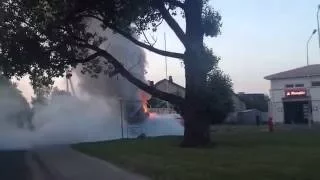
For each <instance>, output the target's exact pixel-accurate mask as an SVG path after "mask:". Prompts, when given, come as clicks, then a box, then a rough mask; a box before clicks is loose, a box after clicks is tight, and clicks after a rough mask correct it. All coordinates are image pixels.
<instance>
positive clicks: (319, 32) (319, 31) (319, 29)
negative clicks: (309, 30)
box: [317, 4, 320, 48]
mask: <svg viewBox="0 0 320 180" xmlns="http://www.w3.org/2000/svg"><path fill="white" fill-rule="evenodd" d="M319 11H320V4H319V5H318V10H317V25H318V41H319V48H320V26H319Z"/></svg>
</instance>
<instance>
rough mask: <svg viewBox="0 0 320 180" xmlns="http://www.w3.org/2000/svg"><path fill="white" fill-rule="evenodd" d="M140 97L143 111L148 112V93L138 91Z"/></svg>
mask: <svg viewBox="0 0 320 180" xmlns="http://www.w3.org/2000/svg"><path fill="white" fill-rule="evenodd" d="M140 99H141V102H142V109H143V112H144V113H149V109H148V100H149V99H150V95H149V94H147V93H145V92H140Z"/></svg>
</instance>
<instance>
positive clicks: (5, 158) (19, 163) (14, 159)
mask: <svg viewBox="0 0 320 180" xmlns="http://www.w3.org/2000/svg"><path fill="white" fill-rule="evenodd" d="M26 154H27V152H26V151H0V179H1V180H31V173H30V171H29V167H28V165H27V161H26Z"/></svg>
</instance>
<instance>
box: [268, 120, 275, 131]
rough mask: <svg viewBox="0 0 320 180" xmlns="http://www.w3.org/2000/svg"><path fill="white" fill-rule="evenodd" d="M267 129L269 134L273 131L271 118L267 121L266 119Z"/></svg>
mask: <svg viewBox="0 0 320 180" xmlns="http://www.w3.org/2000/svg"><path fill="white" fill-rule="evenodd" d="M268 129H269V132H273V130H274V124H273V121H272V117H269V119H268Z"/></svg>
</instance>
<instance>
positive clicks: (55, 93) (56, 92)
mask: <svg viewBox="0 0 320 180" xmlns="http://www.w3.org/2000/svg"><path fill="white" fill-rule="evenodd" d="M51 96H52V97H53V96H71V94H70V93H69V92H67V91H65V90H62V89H59V88H58V87H54V88H53V89H52V92H51Z"/></svg>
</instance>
